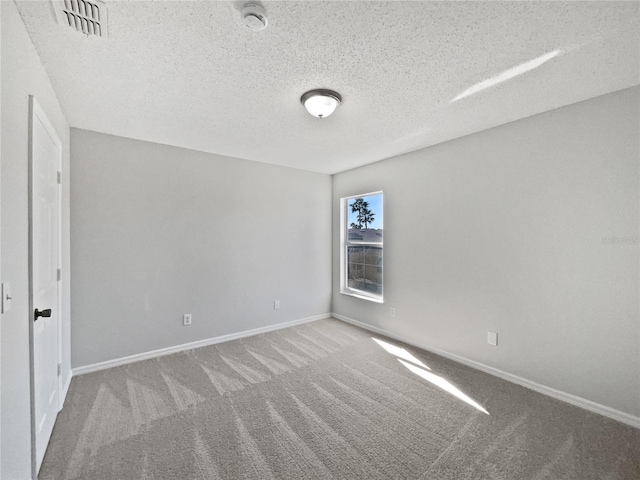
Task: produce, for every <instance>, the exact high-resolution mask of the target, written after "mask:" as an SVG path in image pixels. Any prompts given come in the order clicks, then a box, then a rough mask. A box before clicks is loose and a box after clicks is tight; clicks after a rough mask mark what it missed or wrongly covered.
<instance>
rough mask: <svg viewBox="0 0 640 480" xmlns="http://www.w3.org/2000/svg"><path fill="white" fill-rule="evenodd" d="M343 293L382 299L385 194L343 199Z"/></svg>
mask: <svg viewBox="0 0 640 480" xmlns="http://www.w3.org/2000/svg"><path fill="white" fill-rule="evenodd" d="M342 205H343V208H344V214H343V219H344V222H343V224H342V231H343V238H344V245H343V248H344V250H343V252H344V256H343V259H344V261H343V262H342V272H343V282H342V292H343V293H347V294H356V295H362V296H365V297H370V298H371V299H374V300H382V290H383V275H382V263H383V262H382V258H383V255H382V251H383V217H382V215H383V211H382V193H381V192H380V193H371V194H366V195H358V196H354V197H347V198H343V199H342Z"/></svg>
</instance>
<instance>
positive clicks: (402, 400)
mask: <svg viewBox="0 0 640 480" xmlns="http://www.w3.org/2000/svg"><path fill="white" fill-rule="evenodd" d="M372 337H375V338H376V339H378V340H381V341H375V340H373V338H372ZM385 342H386V343H385ZM39 478H40V479H41V480H53V479H86V480H102V479H118V480H125V479H145V480H150V479H167V480H169V479H175V480H191V479H194V480H195V479H198V480H200V479H203V480H204V479H206V480H209V479H259V480H264V479H314V478H322V479H328V478H340V479H360V478H362V479H405V478H406V479H455V480H459V479H579V480H588V479H599V480H600V479H608V480H613V479H630V480H631V479H634V480H638V479H640V430H638V429H634V428H631V427H629V426H625V425H623V424H620V423H618V422H615V421H613V420H610V419H607V418H605V417H601V416H599V415H596V414H592V413H590V412H587V411H585V410H582V409H579V408H576V407H573V406H570V405H567V404H565V403H563V402H560V401H557V400H554V399H552V398H549V397H547V396H544V395H541V394H538V393H536V392H533V391H531V390H528V389H526V388H523V387H520V386H518V385H514V384H511V383H509V382H506V381H503V380H500V379H498V378H495V377H493V376H491V375H487V374H485V373H482V372H479V371H476V370H473V369H470V368H468V367H466V366H463V365H460V364H457V363H455V362H452V361H449V360H447V359H444V358H442V357H439V356H437V355H433V354H431V353H427V352H424V351H421V350H419V349H416V348H413V347H410V346H407V345H403V344H401V343H400V342H396V341H393V340H389V339H385V338H384V337H380V336H377V335H373V334H371V333H370V332H367V331H364V330H361V329H359V328H356V327H353V326H351V325H348V324H344V323H342V322H340V321H338V320H333V319H326V320H320V321H317V322H312V323H308V324H304V325H300V326H296V327H291V328H287V329H284V330H279V331H275V332H271V333H267V334H263V335H258V336H255V337H250V338H245V339H241V340H236V341H232V342H228V343H223V344H218V345H214V346H210V347H204V348H200V349H195V350H191V351H187V352H182V353H176V354H173V355H169V356H165V357H160V358H156V359H152V360H146V361H142V362H138V363H134V364H130V365H126V366H122V367H117V368H113V369H109V370H104V371H101V372H96V373H91V374H86V375H82V376H78V377H75V378H74V379H73V381H72V383H71V387H70V390H69V394H68V397H67V400H66V404H65V407H64V409H63V410H62V412H60V415H59V417H58V421H57V423H56V426H55V429H54V432H53V436H52V439H51V443H50V445H49V449H48V451H47V454H46V457H45V459H44V463H43V465H42V468H41V471H40V475H39Z"/></svg>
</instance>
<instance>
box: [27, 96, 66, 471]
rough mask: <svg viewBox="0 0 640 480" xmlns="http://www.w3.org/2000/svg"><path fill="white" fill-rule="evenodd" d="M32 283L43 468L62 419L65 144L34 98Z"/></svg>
mask: <svg viewBox="0 0 640 480" xmlns="http://www.w3.org/2000/svg"><path fill="white" fill-rule="evenodd" d="M31 106H32V117H31V119H32V124H31V255H32V257H31V258H32V264H31V281H32V292H33V305H32V309H33V310H32V314H33V317H32V321H33V403H34V411H35V422H34V430H35V440H36V466H37V469H38V470H39V469H40V465H41V463H42V459H43V458H44V454H45V451H46V450H47V444H48V443H49V438H50V437H51V432H52V431H53V425H54V423H55V420H56V416H57V414H58V407H59V405H58V395H59V382H58V358H59V357H58V323H59V296H58V293H59V292H58V286H59V282H58V265H59V254H60V252H59V231H60V218H59V213H60V208H59V202H60V198H59V186H58V171H59V170H58V169H59V166H60V159H61V152H62V144H61V143H60V140H59V139H58V137H57V135H56V133H55V131H54V129H53V127H52V126H51V124H50V123H49V121H48V120H47V118H46V116H45V115H44V112H43V111H42V109H41V108H40V106H39V105H38V103H37V102H36V101H35V99H33V97H31Z"/></svg>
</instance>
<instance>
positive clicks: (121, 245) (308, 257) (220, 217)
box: [71, 129, 331, 367]
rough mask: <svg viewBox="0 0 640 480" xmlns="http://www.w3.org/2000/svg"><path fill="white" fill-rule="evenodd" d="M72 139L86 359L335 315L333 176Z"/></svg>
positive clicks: (84, 136) (76, 303)
mask: <svg viewBox="0 0 640 480" xmlns="http://www.w3.org/2000/svg"><path fill="white" fill-rule="evenodd" d="M71 139H72V150H71V166H72V189H71V191H72V208H71V218H72V223H71V224H72V229H71V238H72V243H71V245H72V250H71V254H72V263H71V265H72V273H73V279H72V288H73V298H72V313H73V329H72V333H71V339H72V364H73V366H74V367H79V366H85V365H89V364H92V363H96V362H101V361H105V360H110V359H115V358H119V357H123V356H128V355H132V354H137V353H143V352H147V351H150V350H155V349H159V348H164V347H169V346H174V345H179V344H183V343H187V342H192V341H196V340H202V339H207V338H211V337H217V336H220V335H225V334H230V333H236V332H241V331H244V330H249V329H254V328H259V327H265V326H270V325H275V324H278V323H282V322H287V321H292V320H297V319H302V318H306V317H310V316H313V315H320V314H327V313H329V312H330V311H331V309H330V305H331V208H330V205H331V177H330V176H329V175H323V174H318V173H310V172H304V171H301V170H295V169H291V168H285V167H277V166H273V165H267V164H262V163H256V162H251V161H247V160H240V159H235V158H229V157H223V156H219V155H212V154H205V153H200V152H195V151H192V150H186V149H181V148H175V147H169V146H165V145H159V144H154V143H148V142H142V141H137V140H131V139H126V138H122V137H115V136H110V135H104V134H99V133H95V132H89V131H84V130H77V129H72V130H71ZM275 299H278V300H280V303H281V308H280V310H277V311H276V310H274V309H273V300H275ZM184 313H191V314H193V325H192V326H190V327H184V326H182V315H183V314H184Z"/></svg>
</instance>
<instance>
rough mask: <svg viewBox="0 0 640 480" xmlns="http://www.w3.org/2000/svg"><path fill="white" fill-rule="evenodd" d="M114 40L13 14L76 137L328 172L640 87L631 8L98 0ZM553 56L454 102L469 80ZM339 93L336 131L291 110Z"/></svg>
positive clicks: (41, 4) (29, 7)
mask: <svg viewBox="0 0 640 480" xmlns="http://www.w3.org/2000/svg"><path fill="white" fill-rule="evenodd" d="M107 5H108V9H109V12H108V13H109V19H108V21H109V25H108V28H109V38H108V40H101V39H95V38H88V37H85V36H84V35H82V34H79V33H77V32H74V31H72V30H71V29H69V28H68V27H63V26H60V25H58V24H57V22H56V20H55V15H54V13H53V9H52V6H51V3H50V2H48V1H37V2H33V1H29V2H20V3H19V4H18V6H19V9H20V11H21V14H22V16H23V19H24V22H25V24H26V25H27V29H28V30H29V33H30V35H31V38H32V40H33V42H34V44H35V46H36V48H37V50H38V53H39V54H40V57H41V59H42V62H43V63H44V65H45V67H46V69H47V72H48V74H49V76H50V78H51V81H52V83H53V86H54V88H55V90H56V93H57V95H58V99H59V101H60V103H61V105H62V108H63V111H64V112H65V114H66V116H67V120H68V121H69V123H70V124H71V126H73V127H78V128H84V129H88V130H95V131H98V132H104V133H109V134H114V135H121V136H125V137H131V138H137V139H141V140H148V141H152V142H158V143H164V144H169V145H176V146H181V147H186V148H191V149H195V150H201V151H205V152H212V153H218V154H223V155H229V156H233V157H240V158H245V159H250V160H256V161H260V162H268V163H273V164H278V165H286V166H290V167H295V168H301V169H306V170H312V171H317V172H324V173H336V172H340V171H343V170H347V169H350V168H354V167H357V166H360V165H364V164H367V163H371V162H374V161H377V160H381V159H384V158H388V157H391V156H394V155H398V154H400V153H404V152H408V151H412V150H416V149H418V148H421V147H425V146H428V145H433V144H436V143H440V142H443V141H446V140H450V139H452V138H456V137H460V136H463V135H466V134H469V133H473V132H477V131H480V130H484V129H487V128H490V127H493V126H496V125H500V124H503V123H506V122H509V121H513V120H517V119H520V118H524V117H527V116H530V115H534V114H536V113H540V112H543V111H547V110H550V109H554V108H557V107H561V106H563V105H568V104H571V103H574V102H577V101H580V100H584V99H587V98H591V97H594V96H597V95H601V94H605V93H608V92H612V91H615V90H619V89H622V88H626V87H630V86H633V85H637V84H638V83H640V73H639V72H640V17H639V5H640V4H639V3H638V2H612V1H606V2H602V3H597V2H538V1H534V2H523V1H510V2H504V3H500V2H493V1H486V2H439V1H438V2H426V1H425V2H395V1H393V2H392V1H387V2H356V1H349V2H347V1H344V2H343V1H333V2H317V1H300V2H293V1H280V2H271V1H265V2H263V5H264V6H265V8H266V10H267V15H268V18H269V26H268V27H267V28H266V29H265V30H263V31H260V32H254V31H251V30H249V29H248V28H246V27H245V26H244V25H243V24H242V22H241V19H240V14H239V8H240V6H241V5H242V3H241V2H240V3H239V2H224V1H214V2H212V1H209V2H185V1H171V2H167V1H151V2H142V1H128V2H114V1H107ZM557 49H561V50H562V53H561V54H560V55H559V56H557V57H555V58H553V59H551V60H550V61H548V62H547V63H545V64H543V65H541V66H540V67H539V68H537V69H535V70H533V71H531V72H529V73H525V74H523V75H521V76H519V77H517V78H514V79H512V80H510V81H508V82H505V83H503V84H500V85H498V86H495V87H493V88H489V89H486V90H484V91H482V92H479V93H476V94H475V95H471V96H469V97H466V98H463V99H461V100H458V101H456V102H451V100H452V99H454V98H455V97H456V96H457V95H459V94H460V93H461V92H463V91H464V90H466V89H467V88H469V87H471V86H472V85H474V84H477V83H478V82H481V81H483V80H485V79H487V78H489V77H493V76H495V75H497V74H499V73H501V72H503V71H505V70H507V69H510V68H512V67H514V66H516V65H519V64H521V63H523V62H527V61H529V60H532V59H534V58H537V57H539V56H541V55H543V54H545V53H548V52H551V51H554V50H557ZM320 87H324V88H331V89H334V90H336V91H338V92H340V93H341V94H342V96H343V99H344V103H343V105H342V106H341V107H340V108H339V109H338V110H337V111H336V113H335V114H334V115H333V116H331V117H330V118H327V119H323V120H318V119H316V118H313V117H311V116H310V115H309V114H307V112H306V111H305V110H304V108H303V107H302V105H301V104H300V101H299V99H300V96H301V95H302V94H303V93H304V92H305V91H307V90H309V89H312V88H320Z"/></svg>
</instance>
